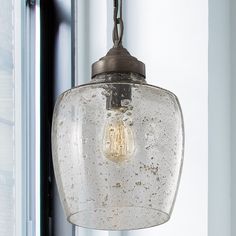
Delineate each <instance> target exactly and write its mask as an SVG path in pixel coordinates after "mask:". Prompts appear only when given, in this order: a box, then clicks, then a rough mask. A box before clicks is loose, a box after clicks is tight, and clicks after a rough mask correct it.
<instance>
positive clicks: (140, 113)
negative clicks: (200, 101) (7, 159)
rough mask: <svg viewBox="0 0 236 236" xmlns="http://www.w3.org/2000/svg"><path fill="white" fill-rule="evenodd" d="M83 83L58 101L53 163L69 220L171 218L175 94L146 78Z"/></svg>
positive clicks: (118, 224)
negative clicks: (145, 80) (147, 80)
mask: <svg viewBox="0 0 236 236" xmlns="http://www.w3.org/2000/svg"><path fill="white" fill-rule="evenodd" d="M130 81H131V82H122V81H121V82H109V80H106V81H101V82H98V81H96V80H95V82H94V83H91V84H87V85H82V86H79V87H76V88H73V89H71V90H68V91H66V92H65V93H63V94H62V95H61V96H60V97H59V98H58V100H57V103H56V106H55V110H54V116H53V127H52V150H53V163H54V170H55V174H56V180H57V185H58V189H59V193H60V198H61V201H62V203H63V206H64V209H65V212H66V215H67V217H68V220H69V221H70V222H71V223H73V224H75V225H79V226H82V227H86V228H94V229H105V230H129V229H139V228H146V227H151V226H156V225H160V224H162V223H164V222H166V221H168V220H169V218H170V215H171V212H172V209H173V205H174V202H175V198H176V193H177V189H178V185H179V179H180V174H181V169H182V160H183V143H184V132H183V119H182V113H181V108H180V105H179V103H178V100H177V98H176V96H175V95H174V94H173V93H171V92H169V91H167V90H164V89H161V88H158V87H155V86H151V85H148V84H146V83H137V81H135V80H132V79H131V78H130Z"/></svg>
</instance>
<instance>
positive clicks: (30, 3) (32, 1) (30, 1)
mask: <svg viewBox="0 0 236 236" xmlns="http://www.w3.org/2000/svg"><path fill="white" fill-rule="evenodd" d="M35 5H36V0H26V6H29V7H34V6H35Z"/></svg>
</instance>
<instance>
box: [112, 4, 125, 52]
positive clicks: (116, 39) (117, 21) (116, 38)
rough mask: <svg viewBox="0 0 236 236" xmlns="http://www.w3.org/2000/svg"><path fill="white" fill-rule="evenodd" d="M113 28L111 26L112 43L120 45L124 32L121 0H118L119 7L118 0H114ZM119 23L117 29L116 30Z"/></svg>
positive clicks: (116, 45) (115, 45)
mask: <svg viewBox="0 0 236 236" xmlns="http://www.w3.org/2000/svg"><path fill="white" fill-rule="evenodd" d="M118 12H120V17H118ZM113 20H114V28H113V35H112V38H113V43H114V47H118V46H120V45H122V38H123V33H124V23H123V19H122V0H120V7H119V0H114V15H113ZM118 25H119V31H118Z"/></svg>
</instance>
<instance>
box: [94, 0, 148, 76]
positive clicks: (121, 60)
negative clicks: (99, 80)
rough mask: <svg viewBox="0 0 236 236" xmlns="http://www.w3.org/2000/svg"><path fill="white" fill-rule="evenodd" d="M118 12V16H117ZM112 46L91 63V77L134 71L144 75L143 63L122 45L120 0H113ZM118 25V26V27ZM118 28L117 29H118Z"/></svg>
mask: <svg viewBox="0 0 236 236" xmlns="http://www.w3.org/2000/svg"><path fill="white" fill-rule="evenodd" d="M118 13H119V17H118ZM113 20H114V29H113V35H112V36H113V37H112V38H113V42H114V46H113V48H112V49H110V50H109V52H108V53H107V55H106V56H105V57H102V58H101V59H100V60H99V61H97V62H95V63H93V65H92V78H94V77H95V76H96V75H99V74H103V73H136V74H139V75H141V76H142V77H145V76H146V74H145V64H144V63H143V62H141V61H139V60H138V59H137V58H135V57H133V56H131V55H130V53H129V52H128V51H127V49H125V48H123V46H122V38H123V32H124V23H123V19H122V0H120V5H119V1H118V0H114V15H113ZM118 25H119V27H118ZM118 28H119V29H118Z"/></svg>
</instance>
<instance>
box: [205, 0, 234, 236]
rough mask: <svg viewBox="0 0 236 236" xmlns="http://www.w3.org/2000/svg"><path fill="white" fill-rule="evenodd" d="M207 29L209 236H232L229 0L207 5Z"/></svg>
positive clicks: (212, 1)
mask: <svg viewBox="0 0 236 236" xmlns="http://www.w3.org/2000/svg"><path fill="white" fill-rule="evenodd" d="M234 14H235V13H234ZM209 26H210V27H209V236H222V235H224V236H230V235H232V236H233V235H235V234H231V229H230V227H231V225H230V224H231V217H230V214H231V173H230V172H231V150H230V149H231V95H230V93H231V86H232V85H231V71H230V70H231V68H230V64H231V61H230V54H231V49H230V0H224V1H222V0H210V1H209ZM234 30H235V29H234Z"/></svg>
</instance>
